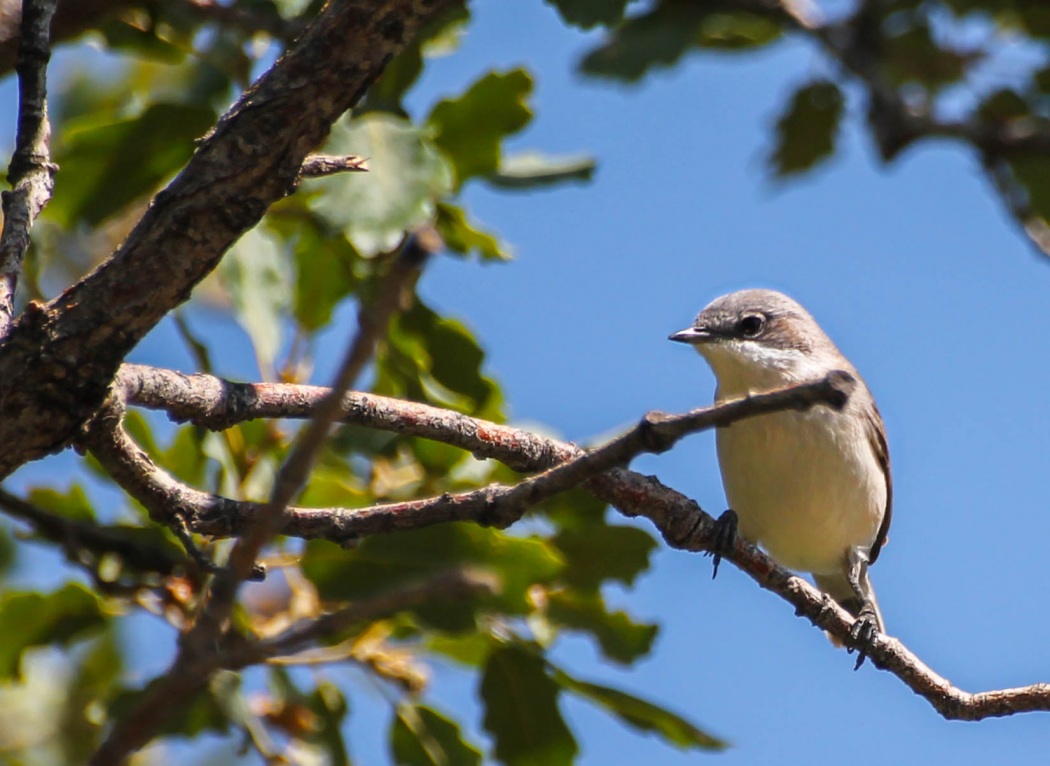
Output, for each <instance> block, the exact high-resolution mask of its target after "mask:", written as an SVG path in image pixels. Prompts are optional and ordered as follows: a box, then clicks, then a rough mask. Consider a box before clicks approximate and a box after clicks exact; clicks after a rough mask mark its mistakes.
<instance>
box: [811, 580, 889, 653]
mask: <svg viewBox="0 0 1050 766" xmlns="http://www.w3.org/2000/svg"><path fill="white" fill-rule="evenodd" d="M813 580H814V582H816V584H817V587H818V588H820V589H821V590H822V591H824V592H825V593H827V594H828V595H829V596H831V597H832V598H833V599H835V601H836V602H837V603H838V604H839V606H841V607H842V608H843V609H845V610H846V611H847V612H849V613H850V614H852V615H853V616H854V617H856V616H857V615H859V614H860V610H861V608H862V607H863V606H864V602H863V601H862V600H861V599H860V598H858V597H857V594H856V593H854V592H853V588H852V586H850V584H849V578H847V577H846V574H845V573H844V572H843V573H841V574H832V575H813ZM860 589H861V592H862V593H863V594H864V598H865V599H867V601H868V603H869V604H871V608H872V609H874V610H875V623H876V624H875V627H876V628H878V630H879V633H885V632H886V629H885V626H884V624H883V622H882V611H881V610H880V609H879V602H878V600H877V599H876V598H875V589H874V588H872V587H871V580H870V579H869V578H868V568H867V567H864V569H863V570H862V571H861V576H860ZM828 638H830V639H831V643H833V644H835V646H842V642H841V641H839V640H838V639H837V638H835V637H834V636H832V635H831V634H830V633H829V634H828Z"/></svg>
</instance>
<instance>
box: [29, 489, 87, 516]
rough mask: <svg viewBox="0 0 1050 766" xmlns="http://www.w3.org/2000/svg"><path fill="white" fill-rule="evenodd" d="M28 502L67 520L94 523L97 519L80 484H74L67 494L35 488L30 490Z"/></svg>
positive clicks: (55, 490)
mask: <svg viewBox="0 0 1050 766" xmlns="http://www.w3.org/2000/svg"><path fill="white" fill-rule="evenodd" d="M27 500H28V501H29V502H30V503H32V504H33V505H38V506H40V507H41V508H43V509H44V510H47V511H51V512H53V513H57V514H59V515H61V516H64V517H66V518H67V519H75V520H78V521H93V520H94V518H95V509H94V507H93V506H92V505H91V500H90V499H89V498H88V496H87V492H85V491H84V488H83V487H82V486H80V485H79V484H73V485H72V486H71V487H70V488H69V489H68V490H67V491H66V492H61V491H59V490H57V489H53V488H51V487H33V488H32V489H31V490H29V496H28V497H27Z"/></svg>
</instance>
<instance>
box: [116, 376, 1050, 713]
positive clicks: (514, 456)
mask: <svg viewBox="0 0 1050 766" xmlns="http://www.w3.org/2000/svg"><path fill="white" fill-rule="evenodd" d="M119 380H120V384H121V385H122V386H123V387H124V390H125V392H126V394H127V396H128V399H129V401H130V402H133V403H136V404H139V405H142V406H148V407H151V408H155V409H165V410H167V411H168V412H169V413H171V414H172V416H173V417H175V418H176V419H187V420H193V421H194V422H198V423H200V424H201V425H207V426H208V427H212V428H221V427H226V426H228V425H231V424H232V423H234V422H239V421H241V420H249V419H252V418H256V417H309V414H310V411H311V408H312V407H313V406H315V404H314V402H316V400H317V398H318V396H319V392H318V390H317V389H315V388H313V387H310V386H291V385H280V384H258V385H250V384H234V383H229V382H227V381H222V380H220V379H218V378H213V377H211V376H206V375H192V376H184V375H179V374H178V373H173V372H171V371H167V370H158V369H154V368H146V367H141V366H137V365H125V366H124V367H123V368H122V370H121V374H120V379H119ZM168 397H170V398H168ZM166 398H168V401H167V405H166V404H165V399H166ZM223 398H226V399H228V400H229V401H228V402H226V403H224V402H223V401H222V399H223ZM343 401H344V415H343V422H345V423H353V424H357V425H362V426H367V427H370V428H378V429H382V430H387V431H392V432H395V433H403V434H410V435H413V436H421V437H424V438H429V439H435V440H437V441H441V442H444V443H447V444H451V445H454V446H457V447H460V448H462V449H466V450H468V451H470V452H472V453H473V454H474V455H476V456H478V457H487V458H495V459H497V460H500V461H501V462H505V463H506V464H507V465H510V466H511V467H513V468H515V469H517V470H524V471H537V470H544V469H547V468H550V467H551V466H552V465H554V464H556V463H559V462H563V461H565V460H568V459H570V458H573V457H575V456H577V455H580V454H581V452H582V451H581V450H580V449H579V448H577V447H574V446H573V445H570V444H565V443H562V442H558V441H555V440H552V439H545V438H543V437H540V436H537V435H536V434H532V433H529V432H526V431H520V430H517V429H513V428H510V427H508V426H502V425H498V424H495V423H490V422H487V421H483V420H475V419H472V418H467V417H466V416H464V415H460V414H457V413H450V412H447V411H444V410H440V409H438V408H435V407H429V406H427V405H423V404H414V403H411V402H404V401H398V400H393V399H387V398H385V397H380V396H375V395H368V394H360V393H351V394H347V395H346V397H344V400H343ZM747 401H748V400H743V402H739V403H732V404H733V405H735V406H737V407H739V408H743V409H745V410H746V408H747V407H748V406H749V405H747V404H745V402H747ZM767 403H768V400H767ZM782 403H783V402H782ZM715 409H717V408H711V409H709V410H706V411H705V410H699V411H696V412H695V413H690V414H687V415H685V416H679V418H680V420H679V419H676V418H671V422H672V425H670V426H669V429H670V430H671V432H672V435H674V433H675V432H676V431H677V429H678V428H690V427H692V426H693V425H695V419H699V418H708V417H711V412H712V410H715ZM705 412H706V413H707V414H703V413H705ZM729 412H732V411H731V410H730V411H729ZM739 415H740V411H739V409H738V410H737V412H736V416H739ZM721 416H724V417H726V418H728V417H730V415H729V414H727V411H725V410H722V411H721ZM690 419H694V420H693V422H690ZM647 420H652V421H654V422H655V424H656V425H657V433H658V434H659V431H660V427H659V424H660V422H661V421H662V420H663V419H662V418H661V417H658V416H650V418H648V419H647ZM676 420H677V422H675V421H676ZM727 422H728V421H727V420H721V419H720V420H718V421H717V422H713V423H712V424H713V425H716V426H724V425H726V424H727ZM636 430H637V429H636ZM644 438H650V437H644ZM653 446H655V447H657V448H659V447H663V446H664V444H663V443H662V442H661V440H660V436H659V435H658V436H657V439H656V443H655V445H653ZM584 486H585V487H586V488H587V489H588V490H590V491H591V492H592V493H593V494H595V495H596V496H597V497H599V498H600V499H602V500H604V501H605V502H608V503H610V504H611V505H613V506H614V507H616V508H617V509H618V510H619V511H620V512H621V513H622V514H624V515H626V516H630V517H636V516H641V517H644V518H647V519H649V520H650V521H651V522H652V523H653V525H654V526H655V527H656V528H657V529H658V530H659V531H660V533H661V534H662V536H663V538H664V540H665V541H666V542H667V544H668V545H669V546H670V547H672V548H676V549H679V550H685V551H694V552H701V551H702V552H710V551H711V549H712V548H711V546H712V544H713V529H714V520H713V519H712V518H711V517H710V516H709V515H708V514H706V513H704V512H703V511H702V510H701V509H700V507H699V506H698V505H697V504H696V503H695V502H694V501H693V500H690V499H689V498H687V497H685V496H684V495H682V494H680V493H678V492H676V491H674V490H673V489H670V488H669V487H666V486H664V485H663V484H661V483H660V482H659V481H658V480H657V479H655V478H653V477H648V476H642V475H640V474H638V473H635V472H633V471H628V470H624V469H620V468H614V469H612V470H609V471H606V472H605V473H602V474H599V475H597V476H594V477H593V478H591V479H589V480H587V481H586V482H585V483H584ZM468 494H469V493H468ZM427 502H433V501H416V505H412V504H411V503H410V504H399V505H400V508H401V509H402V510H404V511H406V512H407V513H408V514H411V513H414V512H415V513H418V512H419V508H420V506H421V505H422V504H425V503H427ZM393 507H394V506H387V508H388V509H392V508H393ZM378 508H379V509H380V510H376V509H371V510H373V511H374V513H375V515H373V516H372V517H371V518H369V517H368V516H362V517H359V518H355V517H356V516H357V514H359V513H361V511H354V512H353V513H351V514H348V515H347V516H345V517H344V520H345V523H346V524H348V525H349V526H340V527H339V528H338V529H339V532H338V533H337V534H345V533H346V532H347V531H348V530H350V531H352V532H354V533H358V534H364V533H375V532H384V531H392V529H390V528H389V527H387V528H382V524H388V525H392V524H394V523H395V522H398V521H401V520H403V519H404V518H407V516H406V517H402V516H400V515H397V514H396V513H394V512H391V513H390V514H389V515H388V516H386V521H384V522H382V523H381V522H380V521H378V520H377V519H379V518H381V517H383V515H384V513H385V512H384V511H383V510H381V509H382V506H380V507H378ZM435 508H437V509H440V511H439V510H435ZM329 510H334V509H329ZM430 512H433V513H438V512H449V513H450V514H454V513H458V510H457V509H456V506H455V503H451V502H446V504H445V505H443V506H442V505H436V506H434V507H432V508H431V511H430ZM321 513H322V514H325V513H327V511H324V510H322V511H321ZM461 515H462V516H463V517H464V518H463V519H462V520H468V518H469V516H470V514H466V513H463V514H461ZM356 524H361V526H360V527H355V526H354V525H356ZM406 526H407V524H406ZM334 528H335V527H334V525H333V529H334ZM336 539H344V538H340V537H337V538H336ZM724 558H725V559H726V560H728V561H731V562H733V564H734V565H735V566H737V567H738V568H740V569H741V570H742V571H743V572H745V573H746V574H747V575H748V576H750V577H751V578H752V579H753V580H754V581H755V582H756V583H758V585H760V586H761V587H763V588H765V589H767V590H770V591H772V592H774V593H776V594H777V595H779V596H780V597H781V598H783V599H784V600H786V601H787V602H788V603H790V604H791V605H792V606H793V607H794V609H795V613H796V614H797V615H800V616H804V617H806V618H807V619H808V620H809V621H810V622H811V623H813V625H815V626H817V627H819V628H820V629H822V630H825V631H827V632H829V633H831V634H832V635H834V636H835V637H837V638H838V639H839V640H841V641H842V642H843V643H845V644H849V643H850V640H851V638H850V628H851V627H852V625H853V617H852V616H851V615H849V614H848V613H847V612H846V611H845V610H843V609H842V608H841V607H839V606H838V605H837V604H835V603H834V602H832V601H830V600H829V599H827V598H826V597H825V596H824V595H823V594H822V593H820V592H819V591H818V590H816V589H815V588H814V587H813V586H812V585H810V584H809V583H807V582H806V581H805V580H803V579H802V578H800V577H798V576H796V575H794V574H792V573H791V572H789V571H787V570H786V569H784V568H782V567H780V566H779V565H777V564H776V562H774V561H773V560H772V559H771V558H769V557H768V556H767V555H766V554H764V553H763V552H762V551H760V550H759V549H757V548H756V547H754V546H752V545H750V544H749V543H747V542H746V541H745V540H743V539H739V538H738V539H737V541H736V543H735V545H734V548H733V550H732V551H731V552H730V553H729V554H728V555H727V556H725V557H724ZM868 658H869V659H870V660H871V661H872V663H873V664H874V665H875V666H876V667H878V668H880V669H883V670H888V671H890V672H891V673H893V674H894V675H896V676H897V677H898V678H899V679H900V680H901V681H902V682H903V683H904V684H905V685H907V686H908V688H910V689H911V690H912V691H914V692H915V693H916V694H918V695H920V696H922V697H923V698H924V699H926V700H927V701H928V702H929V703H930V704H931V706H932V707H933V708H934V709H935V710H937V712H938V713H940V714H941V715H942V716H944V717H945V718H948V719H959V720H970V721H976V720H981V719H983V718H989V717H995V716H1005V715H1011V714H1013V713H1020V712H1030V711H1050V685H1048V684H1033V685H1031V686H1025V687H1019V688H1014V689H1000V690H993V691H987V692H980V693H971V692H966V691H964V690H962V689H959V688H958V687H955V686H953V685H952V684H951V683H950V682H949V681H947V680H946V679H944V678H943V677H942V676H939V675H937V674H936V673H935V672H934V671H933V670H931V669H930V668H929V667H928V666H927V665H926V664H925V663H923V662H922V660H920V659H919V658H918V657H916V656H915V655H914V654H912V653H911V652H910V651H909V650H908V649H907V647H905V646H904V645H903V644H901V643H900V641H898V640H897V639H895V638H893V637H891V636H888V635H882V634H880V635H878V636H877V637H876V639H875V641H874V642H873V645H872V646H871V647H870V649H869V651H868Z"/></svg>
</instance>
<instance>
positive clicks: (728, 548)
mask: <svg viewBox="0 0 1050 766" xmlns="http://www.w3.org/2000/svg"><path fill="white" fill-rule="evenodd" d="M739 521H740V519H739V517H738V516H737V515H736V511H734V510H733V509H732V508H730V509H728V510H726V511H725V512H724V513H722V515H721V516H719V517H718V518H717V519H715V527H714V530H713V531H712V534H711V550H709V551H707V552H706V553H705V554H704V555H705V556H711V557H712V561H713V563H714V570H713V571H712V572H711V579H712V580H713V579H715V578H716V577H718V565H719V564H721V563H722V557H723V556H727V555H729V554H730V553H731V552H732V550H733V546H734V545H736V528H737V524H738V522H739Z"/></svg>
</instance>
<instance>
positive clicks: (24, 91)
mask: <svg viewBox="0 0 1050 766" xmlns="http://www.w3.org/2000/svg"><path fill="white" fill-rule="evenodd" d="M57 3H58V0H25V2H24V3H23V7H22V24H21V36H20V39H19V44H18V63H17V64H16V65H15V69H16V70H17V71H18V135H17V138H16V139H15V153H14V154H13V155H12V157H11V166H10V168H9V169H8V173H7V181H8V183H10V184H11V187H12V188H11V191H5V192H4V193H3V195H2V196H3V209H4V228H3V233H2V234H0V339H3V338H4V337H5V336H6V335H7V333H8V330H9V328H10V326H11V322H12V320H13V319H14V315H15V289H16V287H17V286H18V277H19V275H20V274H21V273H22V259H23V257H24V256H25V253H26V251H27V250H28V249H29V231H30V229H32V228H33V222H34V221H35V220H36V217H37V216H38V215H40V211H41V210H43V209H44V207H45V206H46V205H47V203H48V201H49V200H50V199H51V190H52V188H53V187H54V174H55V171H56V170H57V169H58V167H57V166H56V165H54V164H53V163H52V162H51V124H50V123H49V122H48V120H47V65H48V62H49V61H50V60H51V41H50V34H51V17H52V16H53V15H54V13H55V5H56V4H57Z"/></svg>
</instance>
